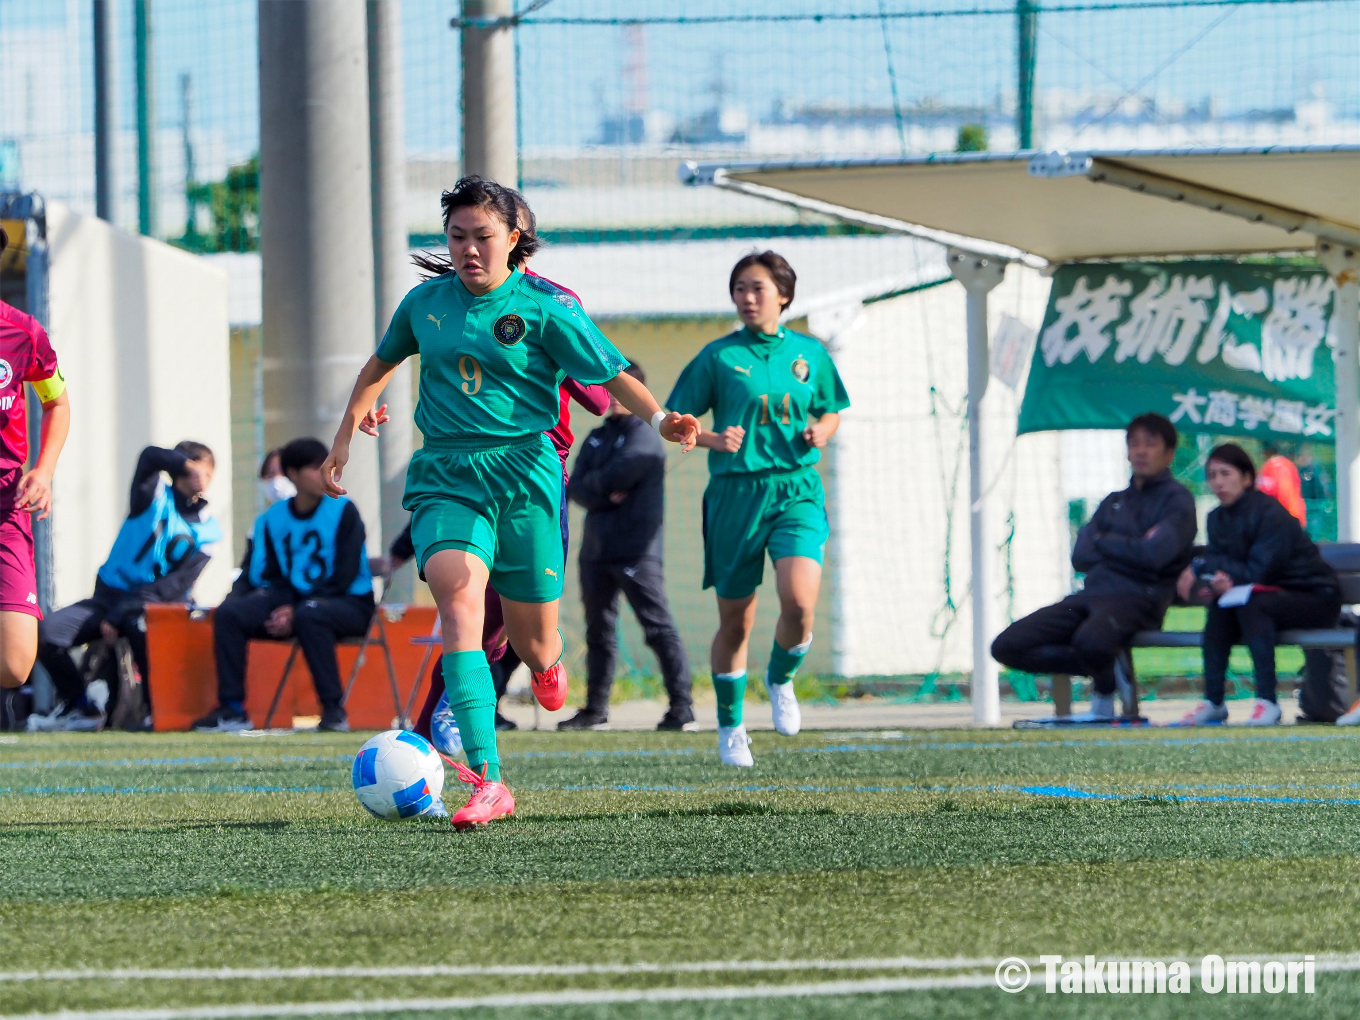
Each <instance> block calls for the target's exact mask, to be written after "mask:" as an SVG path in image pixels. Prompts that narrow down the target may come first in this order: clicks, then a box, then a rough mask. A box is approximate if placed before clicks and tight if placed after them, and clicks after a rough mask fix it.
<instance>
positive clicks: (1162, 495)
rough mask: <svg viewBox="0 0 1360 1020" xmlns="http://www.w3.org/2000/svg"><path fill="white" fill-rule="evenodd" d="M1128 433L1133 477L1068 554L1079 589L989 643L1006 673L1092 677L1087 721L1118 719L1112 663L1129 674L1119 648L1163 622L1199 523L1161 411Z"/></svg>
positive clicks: (1139, 420) (1173, 430)
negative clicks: (1176, 474)
mask: <svg viewBox="0 0 1360 1020" xmlns="http://www.w3.org/2000/svg"><path fill="white" fill-rule="evenodd" d="M1125 436H1126V439H1127V442H1128V451H1129V465H1130V467H1132V468H1133V479H1132V481H1131V483H1130V485H1129V487H1128V488H1127V489H1124V490H1123V491H1121V492H1115V493H1111V494H1110V495H1109V496H1106V497H1105V499H1104V500H1102V501H1101V504H1100V506H1099V508H1097V510H1096V512H1095V515H1094V516H1093V517H1092V518H1091V520H1090V521H1089V522H1087V524H1086V526H1085V527H1084V528H1082V529H1081V532H1080V533H1079V534H1078V535H1077V544H1076V548H1075V549H1073V550H1072V567H1073V569H1074V570H1078V571H1081V572H1084V573H1085V574H1086V583H1085V585H1084V587H1083V588H1082V590H1081V591H1079V592H1076V593H1074V594H1072V595H1069V596H1067V598H1065V599H1063V600H1062V601H1061V602H1059V603H1058V604H1057V605H1055V606H1046V607H1044V608H1043V609H1040V610H1038V611H1037V612H1034V613H1031V614H1030V615H1029V616H1026V617H1025V618H1024V619H1022V620H1016V621H1015V623H1013V624H1011V625H1010V626H1009V627H1007V628H1006V629H1005V630H1004V631H1002V632H1001V634H1000V636H998V637H997V639H996V640H995V641H994V642H992V657H993V658H995V659H996V661H997V662H999V663H1001V664H1002V665H1003V666H1007V667H1009V668H1011V669H1018V670H1022V671H1023V672H1026V673H1048V674H1053V673H1067V674H1075V675H1077V676H1089V677H1090V678H1091V680H1092V685H1093V687H1094V690H1093V692H1092V694H1091V712H1090V716H1089V718H1091V719H1093V720H1094V719H1112V718H1114V693H1115V687H1116V686H1117V684H1116V678H1115V668H1116V662H1117V660H1121V662H1120V664H1121V665H1122V667H1123V668H1124V671H1125V678H1126V679H1127V678H1129V677H1131V675H1132V670H1131V669H1129V668H1128V664H1127V662H1124V661H1122V660H1123V659H1124V658H1125V657H1126V656H1127V652H1126V651H1125V646H1126V645H1127V644H1128V642H1129V639H1130V638H1131V637H1133V635H1134V634H1136V633H1137V632H1138V631H1140V630H1156V629H1158V628H1160V627H1161V625H1162V617H1164V616H1165V615H1166V610H1167V607H1168V606H1170V605H1171V602H1172V599H1174V598H1175V595H1176V579H1177V577H1178V576H1179V575H1180V572H1181V571H1182V570H1184V569H1185V568H1186V566H1187V565H1188V564H1189V563H1190V558H1191V548H1192V546H1193V545H1194V541H1195V531H1196V530H1197V527H1198V525H1197V523H1196V518H1195V500H1194V497H1193V496H1191V495H1190V492H1189V490H1188V489H1186V488H1185V486H1183V485H1181V484H1180V482H1178V481H1176V480H1175V479H1174V478H1172V477H1171V462H1172V461H1173V460H1174V459H1175V456H1176V441H1177V438H1178V437H1177V435H1176V426H1174V425H1172V424H1171V422H1170V421H1169V420H1168V419H1166V418H1164V417H1163V416H1162V415H1160V414H1140V415H1139V416H1138V417H1137V418H1134V419H1133V421H1131V422H1129V427H1128V430H1127V431H1126V433H1125Z"/></svg>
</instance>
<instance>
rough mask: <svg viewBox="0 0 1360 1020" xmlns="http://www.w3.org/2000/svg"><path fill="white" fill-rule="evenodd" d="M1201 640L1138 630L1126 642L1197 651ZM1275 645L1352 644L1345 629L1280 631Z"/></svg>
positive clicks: (1196, 635)
mask: <svg viewBox="0 0 1360 1020" xmlns="http://www.w3.org/2000/svg"><path fill="white" fill-rule="evenodd" d="M1203 637H1204V635H1203V634H1202V633H1200V632H1199V631H1197V630H1140V631H1139V632H1138V633H1137V634H1135V635H1134V636H1133V640H1132V641H1130V642H1129V647H1131V648H1199V647H1200V642H1201V639H1202V638H1203ZM1238 643H1239V644H1240V643H1241V642H1238ZM1275 643H1276V644H1277V645H1296V646H1298V647H1299V648H1308V649H1314V648H1321V649H1328V650H1340V649H1344V648H1349V647H1350V646H1351V645H1353V644H1355V631H1353V630H1350V629H1349V628H1347V627H1328V628H1325V629H1322V630H1283V631H1280V633H1279V634H1278V635H1277V636H1276V638H1275Z"/></svg>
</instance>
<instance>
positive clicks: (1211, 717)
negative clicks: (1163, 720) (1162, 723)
mask: <svg viewBox="0 0 1360 1020" xmlns="http://www.w3.org/2000/svg"><path fill="white" fill-rule="evenodd" d="M1227 721H1228V706H1227V705H1215V704H1214V703H1213V702H1212V701H1209V700H1208V699H1207V698H1206V699H1205V700H1204V701H1201V702H1200V703H1199V704H1198V705H1196V706H1195V707H1194V708H1192V709H1191V710H1190V711H1189V712H1186V713H1185V715H1183V716H1181V717H1180V718H1179V719H1178V720H1176V722H1174V723H1172V724H1171V725H1173V726H1222V725H1223V724H1224V723H1225V722H1227Z"/></svg>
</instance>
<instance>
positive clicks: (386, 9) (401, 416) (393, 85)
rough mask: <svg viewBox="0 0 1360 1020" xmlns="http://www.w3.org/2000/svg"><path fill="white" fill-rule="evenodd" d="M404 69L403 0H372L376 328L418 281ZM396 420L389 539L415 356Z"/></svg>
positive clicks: (386, 522)
mask: <svg viewBox="0 0 1360 1020" xmlns="http://www.w3.org/2000/svg"><path fill="white" fill-rule="evenodd" d="M403 93H404V89H403V83H402V74H401V0H368V125H369V140H370V144H371V146H372V148H373V158H372V164H373V272H374V277H375V280H376V288H375V291H374V295H375V300H376V303H377V323H376V329H377V336H378V337H381V336H382V335H383V333H384V332H385V331H386V329H387V324H388V323H389V322H391V321H392V316H393V315H394V314H395V313H396V310H397V306H398V305H399V304H401V299H402V298H403V297H405V296H406V291H407V289H408V287H409V286H410V285H411V284H413V283H414V282H415V280H414V277H413V274H412V272H411V264H410V261H409V251H410V242H409V240H408V237H407V233H406V145H405V135H406V119H405V112H404V101H403ZM382 399H383V401H384V402H385V403H386V404H387V413H388V414H389V415H390V416H391V418H392V420H391V421H389V422H388V423H387V424H386V425H385V426H383V428H382V430H381V432H380V433H379V439H378V461H379V465H380V467H381V470H382V540H383V547H384V548H387V547H389V546H390V545H391V544H392V540H393V539H395V538H396V537H397V536H398V535H399V534H401V531H402V529H403V528H404V527H406V522H407V519H408V516H409V515H408V514H407V513H406V511H405V510H403V509H402V506H401V497H402V494H403V493H404V492H405V489H406V467H407V465H408V464H409V463H410V461H411V448H412V446H413V445H414V443H415V428H414V424H413V420H412V419H413V415H414V413H415V399H414V397H413V396H412V393H411V363H410V362H409V361H408V362H403V363H402V364H400V365H399V366H397V370H396V371H395V372H394V373H393V374H392V380H391V382H389V383H388V384H387V389H385V390H383V395H382ZM412 590H413V584H412V581H411V577H410V572H409V571H408V572H407V573H406V576H405V577H404V578H403V579H402V581H399V582H397V583H396V586H395V587H394V588H393V590H392V592H391V598H392V599H393V600H395V601H398V602H405V601H409V599H410V596H411V594H412Z"/></svg>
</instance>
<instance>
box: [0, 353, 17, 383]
mask: <svg viewBox="0 0 1360 1020" xmlns="http://www.w3.org/2000/svg"><path fill="white" fill-rule="evenodd" d="M13 381H14V369H12V368H10V367H9V362H8V361H6V360H5V359H4V358H0V390H3V389H4V388H5V387H6V386H8V385H9V384H10V383H12V382H13Z"/></svg>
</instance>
